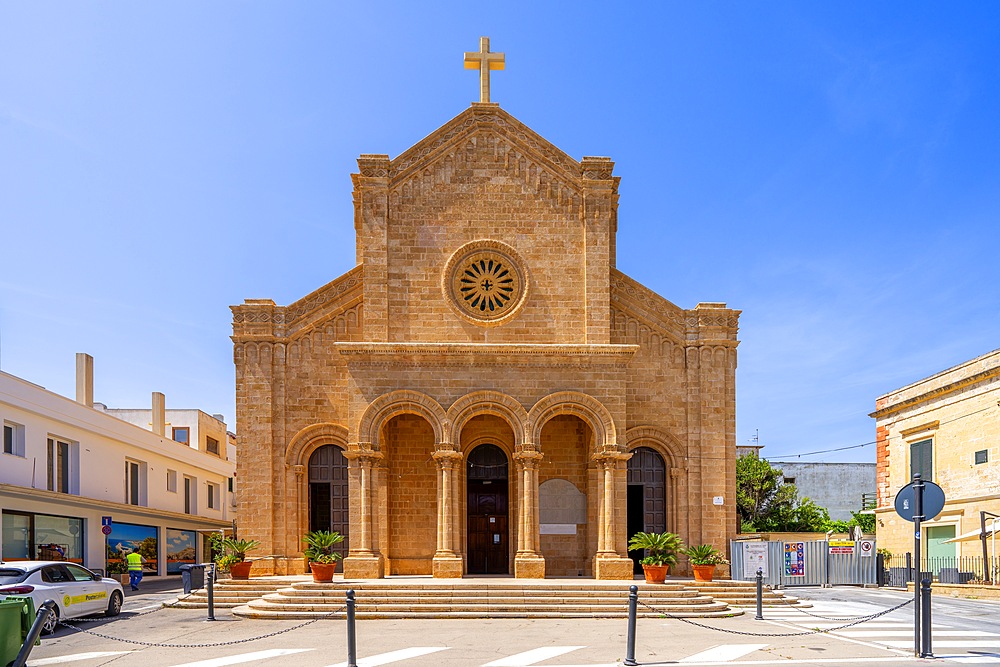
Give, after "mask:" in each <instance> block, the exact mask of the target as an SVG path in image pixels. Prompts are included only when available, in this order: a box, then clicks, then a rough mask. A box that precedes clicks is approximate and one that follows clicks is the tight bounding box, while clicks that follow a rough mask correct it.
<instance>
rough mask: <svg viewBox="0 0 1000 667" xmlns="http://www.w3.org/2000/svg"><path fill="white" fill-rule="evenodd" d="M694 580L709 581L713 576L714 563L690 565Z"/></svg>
mask: <svg viewBox="0 0 1000 667" xmlns="http://www.w3.org/2000/svg"><path fill="white" fill-rule="evenodd" d="M691 567H692V569H694V580H695V581H711V580H712V577H713V576H715V565H692V566H691Z"/></svg>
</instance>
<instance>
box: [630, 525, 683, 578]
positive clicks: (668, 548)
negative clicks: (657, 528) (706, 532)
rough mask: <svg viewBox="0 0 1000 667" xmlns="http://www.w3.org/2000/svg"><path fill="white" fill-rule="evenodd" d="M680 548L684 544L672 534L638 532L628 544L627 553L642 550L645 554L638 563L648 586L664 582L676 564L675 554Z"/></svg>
mask: <svg viewBox="0 0 1000 667" xmlns="http://www.w3.org/2000/svg"><path fill="white" fill-rule="evenodd" d="M682 548H684V542H683V541H681V538H680V537H679V536H678V535H676V534H674V533H643V532H639V533H636V534H635V535H633V536H632V539H630V540H629V542H628V550H629V551H638V550H639V549H643V550H644V551H645V552H646V557H645V558H643V559H642V560H641V561H639V562H640V563H641V564H642V571H643V573H644V574H645V575H646V583H649V584H662V583H663V582H664V581H665V580H666V578H667V572H668V571H669V570H670V566H671V565H673V564H675V563H676V562H677V552H678V551H680V550H681V549H682Z"/></svg>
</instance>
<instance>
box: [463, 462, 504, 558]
mask: <svg viewBox="0 0 1000 667" xmlns="http://www.w3.org/2000/svg"><path fill="white" fill-rule="evenodd" d="M466 465H467V470H466V486H467V503H468V504H467V517H468V525H467V529H468V530H467V539H468V548H467V550H466V558H467V567H468V571H469V574H508V573H509V572H510V553H509V551H510V546H509V535H508V532H507V489H508V483H507V475H508V468H509V466H508V463H507V455H506V454H504V451H503V450H502V449H500V448H499V447H497V446H496V445H490V444H486V445H479V446H478V447H476V448H475V449H473V450H472V452H470V453H469V458H468V462H467V464H466Z"/></svg>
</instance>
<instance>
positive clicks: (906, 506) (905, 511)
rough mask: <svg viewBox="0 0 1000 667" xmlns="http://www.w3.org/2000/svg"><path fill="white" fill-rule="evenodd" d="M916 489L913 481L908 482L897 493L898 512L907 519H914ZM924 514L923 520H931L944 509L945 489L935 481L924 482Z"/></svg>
mask: <svg viewBox="0 0 1000 667" xmlns="http://www.w3.org/2000/svg"><path fill="white" fill-rule="evenodd" d="M915 499H916V491H915V488H914V486H913V484H912V483H910V484H907V485H906V486H904V487H903V488H901V489H900V490H899V493H897V494H896V514H898V515H899V516H901V517H903V518H904V519H906V520H907V521H913V511H914V509H915V507H914V501H915ZM923 503H924V506H923V508H922V509H923V511H924V515H923V516H922V517H921V519H920V520H921V521H930V520H931V519H933V518H934V517H936V516H937V515H938V514H940V513H941V510H943V509H944V491H942V490H941V487H940V486H938V485H937V484H935V483H934V482H924V498H923Z"/></svg>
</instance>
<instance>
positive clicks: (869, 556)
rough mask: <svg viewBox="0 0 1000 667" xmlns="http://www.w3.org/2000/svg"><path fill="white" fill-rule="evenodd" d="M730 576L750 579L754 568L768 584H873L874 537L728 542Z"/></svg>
mask: <svg viewBox="0 0 1000 667" xmlns="http://www.w3.org/2000/svg"><path fill="white" fill-rule="evenodd" d="M730 553H731V554H732V558H731V561H732V577H733V579H736V580H740V581H754V580H755V579H756V577H757V568H758V567H760V568H761V569H763V570H764V583H765V584H767V585H769V586H772V587H778V586H781V587H788V586H824V585H838V584H843V585H855V586H857V585H864V584H873V585H874V584H875V583H876V557H875V541H874V540H858V541H854V540H829V541H828V540H816V541H801V542H800V541H788V542H783V541H782V542H779V541H772V542H748V541H735V540H734V541H733V542H731V543H730Z"/></svg>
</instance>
